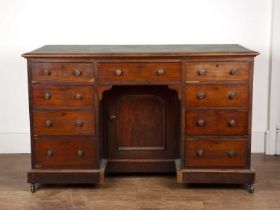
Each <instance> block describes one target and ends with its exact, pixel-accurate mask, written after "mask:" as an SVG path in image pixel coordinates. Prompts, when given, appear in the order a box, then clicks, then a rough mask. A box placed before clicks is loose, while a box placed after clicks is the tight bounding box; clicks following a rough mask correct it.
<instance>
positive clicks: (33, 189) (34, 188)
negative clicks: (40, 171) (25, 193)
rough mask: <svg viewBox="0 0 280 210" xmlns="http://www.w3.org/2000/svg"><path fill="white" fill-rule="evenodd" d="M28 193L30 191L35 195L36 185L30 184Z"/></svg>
mask: <svg viewBox="0 0 280 210" xmlns="http://www.w3.org/2000/svg"><path fill="white" fill-rule="evenodd" d="M30 191H31V192H32V193H35V192H36V184H31V185H30Z"/></svg>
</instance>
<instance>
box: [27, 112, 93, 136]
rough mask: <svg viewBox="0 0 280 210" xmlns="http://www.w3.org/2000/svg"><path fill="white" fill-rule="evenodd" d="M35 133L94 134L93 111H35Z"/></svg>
mask: <svg viewBox="0 0 280 210" xmlns="http://www.w3.org/2000/svg"><path fill="white" fill-rule="evenodd" d="M33 115H34V116H33V117H34V134H35V135H48V136H51V135H94V134H95V114H94V112H92V111H35V112H34V114H33Z"/></svg>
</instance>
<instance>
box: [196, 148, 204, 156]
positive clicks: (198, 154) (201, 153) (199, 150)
mask: <svg viewBox="0 0 280 210" xmlns="http://www.w3.org/2000/svg"><path fill="white" fill-rule="evenodd" d="M203 154H204V151H203V149H198V150H197V151H196V156H198V157H202V156H203Z"/></svg>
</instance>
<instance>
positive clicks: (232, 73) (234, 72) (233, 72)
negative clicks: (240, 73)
mask: <svg viewBox="0 0 280 210" xmlns="http://www.w3.org/2000/svg"><path fill="white" fill-rule="evenodd" d="M236 73H237V69H236V68H231V69H230V70H229V74H230V75H232V76H233V75H236Z"/></svg>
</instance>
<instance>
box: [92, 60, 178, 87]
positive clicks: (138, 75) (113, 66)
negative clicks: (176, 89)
mask: <svg viewBox="0 0 280 210" xmlns="http://www.w3.org/2000/svg"><path fill="white" fill-rule="evenodd" d="M97 69H98V80H99V81H100V82H174V81H178V82H179V81H180V80H181V64H180V63H99V64H98V65H97Z"/></svg>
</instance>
